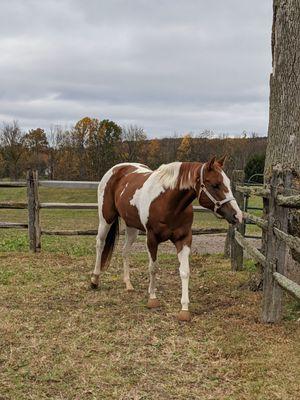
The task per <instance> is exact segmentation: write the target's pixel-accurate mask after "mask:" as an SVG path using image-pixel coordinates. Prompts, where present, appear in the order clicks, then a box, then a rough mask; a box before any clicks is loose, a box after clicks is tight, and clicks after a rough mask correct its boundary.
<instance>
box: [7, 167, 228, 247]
mask: <svg viewBox="0 0 300 400" xmlns="http://www.w3.org/2000/svg"><path fill="white" fill-rule="evenodd" d="M98 185H99V182H86V181H82V182H79V181H46V180H39V179H38V174H37V172H36V171H28V174H27V180H26V181H23V182H0V188H1V187H9V188H14V187H27V202H14V201H9V202H0V209H28V221H27V222H20V223H16V222H0V228H14V229H28V237H29V248H30V250H32V251H34V252H38V251H40V249H41V237H42V235H62V236H74V235H97V230H96V229H95V230H94V229H89V230H57V229H56V230H47V229H44V228H42V227H41V223H40V210H41V209H74V210H90V209H97V208H98V204H97V203H43V202H40V201H39V187H48V188H65V189H95V190H97V188H98ZM194 211H195V212H210V211H209V210H207V209H205V208H203V207H200V206H195V207H194ZM226 232H227V229H226V228H200V229H194V228H193V235H203V234H218V233H226ZM120 233H121V235H122V234H124V231H121V232H120ZM140 234H144V233H143V232H140Z"/></svg>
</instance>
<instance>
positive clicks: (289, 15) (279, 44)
mask: <svg viewBox="0 0 300 400" xmlns="http://www.w3.org/2000/svg"><path fill="white" fill-rule="evenodd" d="M279 164H280V165H281V166H282V167H283V168H284V169H285V168H287V169H290V170H291V171H292V173H293V179H292V187H293V188H295V189H298V190H300V1H299V0H273V29H272V73H271V76H270V110H269V130H268V146H267V154H266V164H265V183H266V184H268V183H270V179H271V174H272V168H273V167H274V166H276V165H279ZM289 232H290V233H291V234H293V235H297V236H299V237H300V213H299V210H298V211H291V213H290V216H289ZM292 255H293V257H294V259H295V260H297V261H298V262H299V261H300V258H299V254H297V253H296V252H295V251H292ZM298 267H299V265H298ZM299 275H300V273H299ZM299 279H300V276H299Z"/></svg>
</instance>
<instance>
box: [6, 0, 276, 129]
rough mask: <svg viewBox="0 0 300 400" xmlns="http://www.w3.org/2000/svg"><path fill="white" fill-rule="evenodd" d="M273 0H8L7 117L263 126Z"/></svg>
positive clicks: (28, 121) (155, 125) (24, 122)
mask: <svg viewBox="0 0 300 400" xmlns="http://www.w3.org/2000/svg"><path fill="white" fill-rule="evenodd" d="M271 8H272V1H271V0H267V1H261V0H252V1H251V2H249V1H245V0H243V1H241V0H227V1H226V2H220V1H219V0H218V1H217V0H211V1H210V2H208V1H205V0H188V1H185V2H184V1H176V2H175V1H173V0H160V1H158V0H156V1H151V2H149V1H145V0H139V1H137V0H123V1H122V0H110V1H109V2H108V1H104V0H89V1H87V2H83V1H81V0H60V1H58V0H43V1H42V2H41V1H37V0H27V1H26V2H25V1H22V0H10V1H9V2H6V1H2V2H1V9H2V16H3V17H2V21H1V25H0V51H1V55H2V57H1V60H0V80H1V92H0V119H2V120H12V119H17V120H19V122H20V124H21V126H23V127H24V128H28V127H36V126H42V127H44V128H48V127H49V126H50V125H51V124H56V123H58V124H62V125H66V124H72V123H74V122H75V121H77V120H78V119H80V118H82V117H83V116H86V115H89V116H93V117H99V118H111V119H113V120H115V121H116V122H118V123H120V124H121V125H122V124H126V123H135V124H138V125H141V126H143V127H144V128H145V129H146V131H147V132H148V133H149V135H150V136H162V135H171V134H173V133H174V132H175V131H177V132H179V133H183V132H187V131H195V132H198V131H200V130H203V129H206V128H210V129H214V130H216V131H218V132H229V133H233V134H238V133H241V132H242V131H243V130H244V129H245V130H247V131H256V132H258V133H260V134H265V133H266V129H267V118H268V94H269V88H268V80H269V72H270V65H271V55H270V31H271V18H272V9H271Z"/></svg>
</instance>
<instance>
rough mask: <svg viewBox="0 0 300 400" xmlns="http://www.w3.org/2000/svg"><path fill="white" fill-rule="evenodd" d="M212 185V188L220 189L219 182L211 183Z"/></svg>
mask: <svg viewBox="0 0 300 400" xmlns="http://www.w3.org/2000/svg"><path fill="white" fill-rule="evenodd" d="M211 186H212V187H213V189H220V184H219V183H215V184H213V185H211Z"/></svg>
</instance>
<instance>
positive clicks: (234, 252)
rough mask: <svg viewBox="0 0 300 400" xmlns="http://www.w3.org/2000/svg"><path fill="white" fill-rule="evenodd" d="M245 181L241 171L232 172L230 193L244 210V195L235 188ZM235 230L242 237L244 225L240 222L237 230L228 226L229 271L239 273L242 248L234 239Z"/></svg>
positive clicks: (241, 267) (241, 265)
mask: <svg viewBox="0 0 300 400" xmlns="http://www.w3.org/2000/svg"><path fill="white" fill-rule="evenodd" d="M244 180H245V173H244V171H243V170H234V171H233V174H232V192H233V195H234V197H235V198H236V201H237V203H238V205H239V207H240V208H241V210H244V194H243V193H240V192H238V191H237V190H236V187H237V186H238V185H240V184H242V183H243V182H244ZM235 229H237V231H238V232H240V233H241V234H242V235H243V236H244V234H245V223H244V222H242V223H241V224H239V225H238V227H237V228H234V227H233V226H229V229H228V236H229V241H230V256H231V269H232V271H240V270H242V269H243V248H242V247H241V246H240V245H239V244H238V243H237V241H236V240H235V238H234V232H235Z"/></svg>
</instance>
